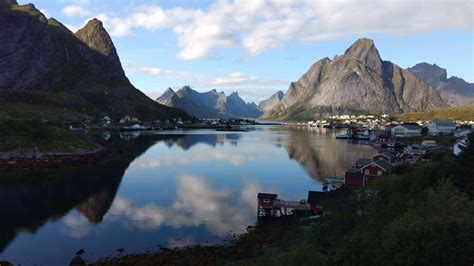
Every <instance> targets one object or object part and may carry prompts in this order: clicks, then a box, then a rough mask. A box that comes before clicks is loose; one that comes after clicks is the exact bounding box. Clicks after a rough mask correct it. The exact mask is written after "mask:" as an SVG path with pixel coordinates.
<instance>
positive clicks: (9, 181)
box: [0, 127, 375, 265]
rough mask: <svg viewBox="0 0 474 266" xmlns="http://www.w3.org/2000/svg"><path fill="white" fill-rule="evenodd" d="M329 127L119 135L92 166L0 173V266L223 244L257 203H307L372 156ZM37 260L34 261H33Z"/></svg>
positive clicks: (252, 216) (252, 215) (248, 220)
mask: <svg viewBox="0 0 474 266" xmlns="http://www.w3.org/2000/svg"><path fill="white" fill-rule="evenodd" d="M335 134H336V133H334V132H331V131H326V130H323V129H317V130H316V131H315V130H307V129H305V130H295V129H281V128H277V127H261V128H257V129H256V130H253V131H250V132H245V133H222V132H218V133H217V132H214V131H206V130H198V131H186V132H184V131H183V132H180V131H175V132H171V133H160V134H156V135H140V136H139V135H137V134H135V135H133V137H129V136H127V137H123V136H121V137H119V136H114V135H113V134H105V135H107V138H104V137H103V136H102V135H101V136H100V138H101V139H102V142H103V143H102V144H103V145H104V146H108V147H111V149H113V150H114V153H113V154H114V155H113V156H112V157H111V158H109V159H107V160H106V161H104V162H101V163H99V164H97V165H94V166H85V167H79V168H70V169H61V170H52V171H48V172H41V173H29V174H22V173H15V174H1V175H0V208H1V210H2V212H1V213H2V214H1V216H2V218H1V219H0V260H1V259H8V260H12V261H14V262H15V263H22V264H31V263H43V264H48V265H54V264H65V263H68V261H69V259H70V258H72V256H73V255H74V253H75V251H77V250H78V249H80V248H84V249H85V250H86V255H85V258H88V259H93V258H98V257H102V256H107V255H111V254H112V255H113V254H115V253H114V251H115V249H117V248H125V250H126V252H130V253H131V252H146V251H147V250H156V248H157V246H156V245H157V244H161V245H164V246H170V247H173V246H184V245H189V244H206V243H219V242H221V241H223V240H225V239H228V238H229V237H230V236H232V235H233V234H235V233H240V232H243V231H244V230H245V228H246V226H248V225H252V224H254V223H255V221H256V195H257V193H258V192H261V191H266V192H275V193H279V195H281V196H282V197H283V198H289V199H300V198H305V197H306V193H307V191H308V190H318V189H321V182H320V180H321V176H324V175H342V174H343V173H344V172H345V170H346V169H347V168H348V167H349V166H350V165H351V164H352V162H353V161H354V160H355V159H357V158H359V157H367V156H370V155H371V154H373V153H374V152H375V151H374V150H373V149H372V148H371V147H370V146H363V145H354V144H349V143H347V142H343V141H337V140H335ZM27 258H28V259H31V260H28V259H27Z"/></svg>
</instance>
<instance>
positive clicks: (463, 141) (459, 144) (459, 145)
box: [453, 138, 468, 156]
mask: <svg viewBox="0 0 474 266" xmlns="http://www.w3.org/2000/svg"><path fill="white" fill-rule="evenodd" d="M467 145H468V141H467V138H464V139H461V140H459V141H458V142H456V143H455V144H454V147H453V154H454V155H456V156H458V155H459V154H461V152H462V149H463V148H465V147H466V146H467Z"/></svg>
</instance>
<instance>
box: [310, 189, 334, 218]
mask: <svg viewBox="0 0 474 266" xmlns="http://www.w3.org/2000/svg"><path fill="white" fill-rule="evenodd" d="M328 195H329V193H327V192H318V191H309V192H308V204H309V210H310V211H311V212H313V213H316V214H323V212H324V208H323V201H324V200H325V199H326V198H327V196H328Z"/></svg>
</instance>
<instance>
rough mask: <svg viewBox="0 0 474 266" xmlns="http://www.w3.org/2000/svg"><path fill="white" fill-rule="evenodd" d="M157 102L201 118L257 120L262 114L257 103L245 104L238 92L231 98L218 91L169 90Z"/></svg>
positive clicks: (185, 88) (185, 87)
mask: <svg viewBox="0 0 474 266" xmlns="http://www.w3.org/2000/svg"><path fill="white" fill-rule="evenodd" d="M156 101H157V102H159V103H161V104H163V105H166V106H170V107H176V108H181V109H183V110H185V111H186V112H188V113H189V114H192V115H193V116H197V117H199V118H230V117H235V118H237V117H240V118H255V117H258V116H259V115H261V114H262V112H261V111H260V110H259V109H258V108H257V105H256V104H255V103H245V101H244V100H242V98H240V96H239V95H238V94H237V92H233V93H232V94H231V95H229V96H226V95H225V93H224V92H217V91H216V90H212V91H208V92H204V93H200V92H197V91H195V90H193V89H191V88H190V87H189V86H184V87H183V88H181V89H179V90H178V91H176V92H175V91H174V90H173V89H171V88H168V89H167V90H166V91H165V92H164V93H163V94H162V95H161V96H160V97H158V99H156Z"/></svg>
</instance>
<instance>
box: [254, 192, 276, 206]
mask: <svg viewBox="0 0 474 266" xmlns="http://www.w3.org/2000/svg"><path fill="white" fill-rule="evenodd" d="M277 197H278V195H277V194H271V193H258V195H257V199H258V206H259V207H263V208H274V207H275V202H276V199H277Z"/></svg>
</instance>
